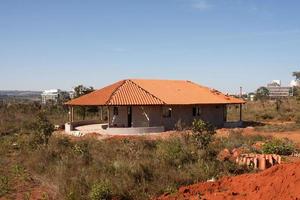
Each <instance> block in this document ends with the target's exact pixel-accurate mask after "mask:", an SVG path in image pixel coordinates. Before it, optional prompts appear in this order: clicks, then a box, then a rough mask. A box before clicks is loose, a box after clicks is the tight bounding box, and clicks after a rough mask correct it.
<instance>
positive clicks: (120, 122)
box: [110, 105, 224, 130]
mask: <svg viewBox="0 0 300 200" xmlns="http://www.w3.org/2000/svg"><path fill="white" fill-rule="evenodd" d="M166 107H170V108H171V109H172V114H171V117H170V118H168V117H163V106H132V127H149V126H150V127H153V126H164V127H165V128H166V130H172V129H174V128H175V124H176V123H177V122H178V121H181V123H182V124H183V125H185V126H190V125H191V124H192V122H193V120H194V119H203V120H204V121H207V122H210V123H212V124H213V125H214V126H217V127H222V126H223V125H224V106H223V105H201V106H193V105H190V106H166ZM193 107H200V111H201V112H200V115H199V116H193ZM127 112H128V107H127V106H118V115H117V116H113V107H110V121H111V123H110V124H111V125H116V126H117V127H127V126H128V113H127Z"/></svg>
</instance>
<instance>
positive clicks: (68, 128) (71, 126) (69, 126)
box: [65, 120, 100, 133]
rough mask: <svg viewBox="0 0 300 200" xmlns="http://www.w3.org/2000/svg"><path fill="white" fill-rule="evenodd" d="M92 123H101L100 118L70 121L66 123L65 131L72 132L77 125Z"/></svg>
mask: <svg viewBox="0 0 300 200" xmlns="http://www.w3.org/2000/svg"><path fill="white" fill-rule="evenodd" d="M91 124H100V121H99V120H83V121H75V122H68V123H66V124H65V131H66V132H67V133H70V132H71V131H74V130H75V128H76V127H77V126H84V125H91Z"/></svg>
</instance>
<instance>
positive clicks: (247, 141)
mask: <svg viewBox="0 0 300 200" xmlns="http://www.w3.org/2000/svg"><path fill="white" fill-rule="evenodd" d="M268 139H269V137H266V136H262V135H243V134H242V131H234V130H232V131H230V133H229V136H228V137H222V138H218V139H216V141H215V143H214V145H215V148H217V149H219V150H221V149H224V148H227V149H229V150H232V149H234V148H240V147H244V148H245V149H248V150H249V151H252V150H253V149H252V145H253V144H255V143H256V142H258V141H266V140H268Z"/></svg>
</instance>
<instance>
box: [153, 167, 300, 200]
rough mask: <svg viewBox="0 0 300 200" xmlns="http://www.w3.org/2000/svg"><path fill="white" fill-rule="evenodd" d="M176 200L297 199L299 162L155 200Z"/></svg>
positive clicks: (223, 179) (184, 190) (223, 180)
mask: <svg viewBox="0 0 300 200" xmlns="http://www.w3.org/2000/svg"><path fill="white" fill-rule="evenodd" d="M175 199H208V200H210V199H213V200H223V199H235V200H236V199H241V200H242V199H243V200H244V199H245V200H247V199H249V200H250V199H251V200H254V199H260V200H271V199H282V200H288V199H293V200H295V199H300V162H297V163H291V164H282V165H276V166H274V167H272V168H270V169H267V170H265V171H263V172H260V173H257V174H244V175H241V176H236V177H225V178H222V179H220V180H219V181H217V182H210V183H209V182H206V183H199V184H195V185H191V186H187V187H182V188H180V189H179V191H178V193H177V194H166V195H164V196H161V197H159V198H158V199H157V200H175Z"/></svg>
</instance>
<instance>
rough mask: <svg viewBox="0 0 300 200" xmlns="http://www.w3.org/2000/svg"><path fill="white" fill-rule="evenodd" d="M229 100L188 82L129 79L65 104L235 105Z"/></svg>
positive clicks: (235, 99) (240, 101) (233, 100)
mask: <svg viewBox="0 0 300 200" xmlns="http://www.w3.org/2000/svg"><path fill="white" fill-rule="evenodd" d="M239 103H245V101H243V100H241V99H238V98H234V97H229V96H226V95H224V94H222V93H221V92H218V91H216V90H213V89H209V88H207V87H203V86H200V85H198V84H195V83H193V82H191V81H181V80H144V79H129V80H123V81H119V82H117V83H115V84H112V85H110V86H107V87H105V88H103V89H100V90H97V91H95V92H92V93H90V94H87V95H84V96H82V97H79V98H77V99H73V100H71V101H69V102H67V103H66V104H67V105H192V104H239Z"/></svg>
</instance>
